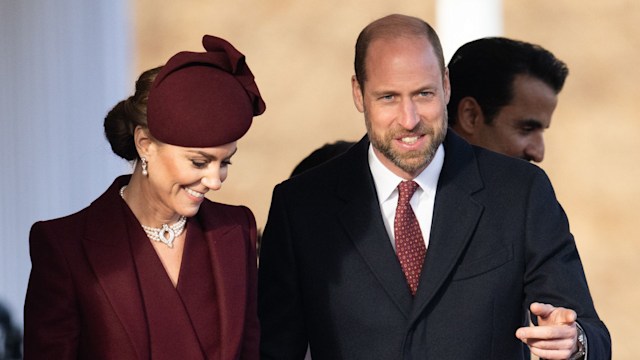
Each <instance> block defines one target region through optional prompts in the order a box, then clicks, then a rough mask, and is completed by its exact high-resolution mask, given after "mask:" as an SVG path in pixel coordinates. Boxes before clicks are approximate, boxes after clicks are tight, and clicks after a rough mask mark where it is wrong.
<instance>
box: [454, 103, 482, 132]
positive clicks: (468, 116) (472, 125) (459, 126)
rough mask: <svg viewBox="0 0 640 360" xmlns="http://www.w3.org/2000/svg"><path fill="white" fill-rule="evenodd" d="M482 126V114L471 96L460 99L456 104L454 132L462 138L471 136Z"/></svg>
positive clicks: (478, 105)
mask: <svg viewBox="0 0 640 360" xmlns="http://www.w3.org/2000/svg"><path fill="white" fill-rule="evenodd" d="M482 124H484V114H483V113H482V108H481V107H480V104H478V102H477V101H476V99H475V98H473V97H471V96H467V97H464V98H462V100H460V102H459V103H458V119H457V120H456V125H455V130H456V131H457V132H459V133H460V134H461V135H463V136H464V135H467V136H473V134H475V133H476V132H477V129H478V127H479V126H481V125H482Z"/></svg>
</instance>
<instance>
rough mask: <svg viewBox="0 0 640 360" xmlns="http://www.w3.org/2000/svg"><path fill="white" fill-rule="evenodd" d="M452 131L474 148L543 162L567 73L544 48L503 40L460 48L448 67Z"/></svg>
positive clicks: (566, 69) (476, 42)
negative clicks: (482, 148) (546, 140)
mask: <svg viewBox="0 0 640 360" xmlns="http://www.w3.org/2000/svg"><path fill="white" fill-rule="evenodd" d="M448 67H449V77H450V80H451V101H450V102H449V104H448V106H447V108H448V111H449V127H451V128H452V129H453V130H455V131H456V133H458V134H459V135H460V136H462V137H463V138H464V139H466V140H467V141H468V142H470V143H471V144H473V145H478V146H482V147H484V148H487V149H489V150H493V151H496V152H499V153H502V154H505V155H509V156H513V157H517V158H521V159H524V160H527V161H535V162H541V161H542V160H543V159H544V138H543V133H544V131H545V130H546V129H547V128H549V126H550V125H551V117H552V115H553V111H554V110H555V108H556V105H557V103H558V93H560V91H561V90H562V86H563V85H564V81H565V79H566V77H567V74H568V73H569V70H568V68H567V66H566V65H565V63H564V62H562V61H560V60H558V59H557V58H556V57H555V56H554V55H553V54H552V53H551V52H549V51H547V50H545V49H543V48H542V47H540V46H538V45H534V44H530V43H527V42H523V41H517V40H511V39H507V38H502V37H491V38H483V39H478V40H474V41H471V42H469V43H467V44H465V45H463V46H461V47H460V48H459V49H458V50H457V51H456V53H455V54H454V55H453V56H452V58H451V61H450V62H449V66H448Z"/></svg>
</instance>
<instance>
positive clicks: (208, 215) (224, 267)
mask: <svg viewBox="0 0 640 360" xmlns="http://www.w3.org/2000/svg"><path fill="white" fill-rule="evenodd" d="M225 208H226V207H225V206H223V205H221V204H216V203H212V202H210V201H205V202H204V203H202V205H201V207H200V211H199V212H198V215H197V217H198V220H199V222H200V224H201V226H202V233H203V234H204V237H205V239H206V241H207V244H208V246H209V254H210V256H211V265H212V269H213V278H214V282H215V286H216V293H217V301H218V308H219V310H220V332H221V334H220V335H221V339H222V341H221V344H220V346H221V355H222V356H221V358H222V359H233V358H236V357H237V355H238V353H239V352H240V346H241V341H242V339H243V338H244V337H243V331H244V330H245V328H244V324H245V322H244V320H243V319H245V314H246V309H247V306H248V304H247V298H248V294H247V291H249V290H248V288H247V281H248V279H249V277H250V274H249V273H248V266H251V264H247V262H246V259H250V258H251V257H250V256H248V254H249V253H250V250H251V249H249V248H248V247H247V245H248V244H249V243H250V242H248V241H241V239H243V238H245V237H247V236H249V235H248V234H246V233H244V231H243V227H242V226H240V223H239V222H238V219H233V218H231V217H230V215H229V211H225ZM247 225H248V224H247ZM247 228H251V226H247ZM255 265H256V264H254V266H255Z"/></svg>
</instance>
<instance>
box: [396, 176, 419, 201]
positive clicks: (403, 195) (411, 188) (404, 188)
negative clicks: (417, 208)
mask: <svg viewBox="0 0 640 360" xmlns="http://www.w3.org/2000/svg"><path fill="white" fill-rule="evenodd" d="M418 187H419V185H418V183H416V182H415V181H402V182H401V183H400V185H398V191H399V193H400V194H399V195H398V196H399V201H400V202H402V203H408V202H409V200H411V197H412V196H413V193H415V192H416V190H417V189H418Z"/></svg>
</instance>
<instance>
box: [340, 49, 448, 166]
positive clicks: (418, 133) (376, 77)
mask: <svg viewBox="0 0 640 360" xmlns="http://www.w3.org/2000/svg"><path fill="white" fill-rule="evenodd" d="M365 68H366V72H367V78H366V82H365V84H364V89H361V88H360V86H359V85H358V82H357V80H356V79H355V77H354V78H353V79H352V82H351V83H352V88H353V97H354V102H355V104H356V107H357V108H358V110H359V111H360V112H363V113H364V116H365V123H366V126H367V133H368V135H369V139H370V141H371V144H372V145H373V150H374V153H375V154H376V156H377V157H378V159H380V161H381V162H382V163H383V164H384V165H385V166H386V167H387V168H389V169H390V170H391V171H392V172H393V173H395V174H396V175H398V176H400V177H402V178H405V179H412V178H414V177H415V176H416V175H418V174H419V173H420V172H421V171H422V170H424V169H425V168H426V167H427V165H429V163H430V162H431V160H432V159H433V156H434V155H435V152H436V150H437V149H438V146H439V145H440V144H441V143H442V142H443V141H444V137H445V135H446V132H447V102H448V101H449V96H450V88H449V75H448V72H445V75H444V76H443V74H442V69H441V68H440V65H439V63H438V58H437V57H436V55H435V52H434V51H433V48H432V46H431V44H430V43H429V41H428V40H427V38H426V37H400V38H392V39H391V38H390V39H385V38H382V39H376V40H374V41H373V42H371V44H370V45H369V49H368V53H367V58H366V60H365Z"/></svg>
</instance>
